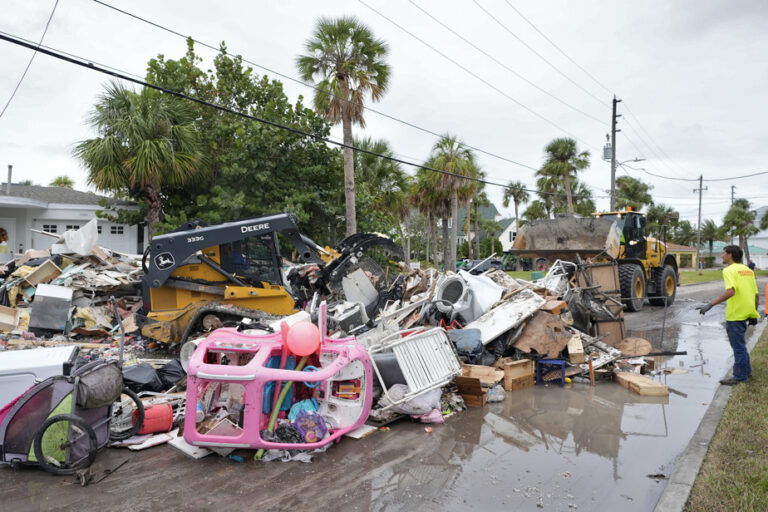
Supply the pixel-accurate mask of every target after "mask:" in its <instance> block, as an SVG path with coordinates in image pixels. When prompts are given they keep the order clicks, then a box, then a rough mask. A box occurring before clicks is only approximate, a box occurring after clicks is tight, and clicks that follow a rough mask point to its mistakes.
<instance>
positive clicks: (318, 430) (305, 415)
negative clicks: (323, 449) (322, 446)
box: [292, 409, 328, 443]
mask: <svg viewBox="0 0 768 512" xmlns="http://www.w3.org/2000/svg"><path fill="white" fill-rule="evenodd" d="M292 424H293V426H294V428H295V429H296V430H298V431H299V434H301V438H302V441H304V442H305V443H317V442H319V441H321V440H322V439H323V438H324V437H325V434H326V433H328V428H327V427H326V426H325V420H323V417H322V416H320V415H319V414H318V413H316V412H311V411H307V410H306V409H302V410H301V411H299V414H298V415H297V416H296V419H295V420H293V422H292Z"/></svg>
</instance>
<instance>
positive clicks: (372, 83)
mask: <svg viewBox="0 0 768 512" xmlns="http://www.w3.org/2000/svg"><path fill="white" fill-rule="evenodd" d="M305 50H306V52H307V54H306V55H300V56H299V57H297V59H296V66H297V68H298V70H299V74H300V76H301V78H302V79H304V80H307V81H315V83H316V88H317V92H316V93H315V99H314V103H315V110H317V111H318V112H320V113H322V114H323V115H324V116H325V117H326V118H327V119H328V120H330V121H332V122H333V123H338V122H341V125H342V131H343V134H344V144H345V145H346V146H347V147H345V148H344V198H345V203H346V224H347V235H352V234H354V233H355V232H357V215H356V213H355V174H354V172H355V171H354V160H353V155H352V149H351V147H350V146H352V125H353V124H355V123H357V124H359V125H360V126H361V127H363V128H364V127H365V118H364V117H363V109H364V99H365V96H366V95H367V94H370V95H371V100H372V101H379V100H380V99H381V97H382V96H383V95H384V92H386V90H387V85H388V83H389V73H390V69H389V66H388V65H387V63H386V62H385V61H384V59H385V58H386V56H387V51H388V49H387V45H386V43H384V41H382V40H380V39H375V38H374V37H373V34H372V32H371V30H370V29H369V28H368V27H367V26H366V25H365V24H363V23H361V22H360V21H359V20H358V19H357V18H354V17H351V16H345V17H342V18H338V19H335V20H333V19H329V18H320V19H319V20H318V22H317V27H316V28H315V32H314V34H313V35H312V39H309V40H308V41H307V42H306V45H305Z"/></svg>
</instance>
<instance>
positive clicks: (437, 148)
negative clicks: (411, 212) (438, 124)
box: [431, 135, 479, 271]
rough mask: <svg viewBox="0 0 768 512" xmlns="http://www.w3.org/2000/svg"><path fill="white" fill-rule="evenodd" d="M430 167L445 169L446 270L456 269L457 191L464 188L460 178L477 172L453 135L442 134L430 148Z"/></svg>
mask: <svg viewBox="0 0 768 512" xmlns="http://www.w3.org/2000/svg"><path fill="white" fill-rule="evenodd" d="M431 161H432V167H434V168H435V169H439V170H441V171H445V172H446V173H445V174H441V175H440V181H441V184H442V188H443V190H446V191H448V192H449V198H450V215H451V232H450V240H449V244H450V247H449V248H448V253H447V256H448V260H447V261H446V263H445V269H446V270H452V271H455V270H456V236H457V228H458V226H457V224H458V212H459V191H460V190H462V193H464V192H463V190H465V187H467V183H468V182H467V180H466V179H464V178H462V176H466V177H475V176H477V173H478V172H479V169H478V167H477V165H476V164H475V157H474V155H473V153H472V151H471V150H470V149H469V148H467V147H466V146H464V144H463V143H462V142H461V141H460V140H459V139H458V138H457V137H455V136H452V135H443V137H442V138H441V139H440V140H439V141H437V143H435V145H434V147H433V148H432V158H431Z"/></svg>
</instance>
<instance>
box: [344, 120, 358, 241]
mask: <svg viewBox="0 0 768 512" xmlns="http://www.w3.org/2000/svg"><path fill="white" fill-rule="evenodd" d="M341 123H342V128H343V130H344V144H346V145H347V146H351V145H352V144H353V142H354V141H353V140H352V121H351V120H349V119H347V116H342V121H341ZM344 203H345V206H346V214H345V217H346V221H347V236H350V235H354V234H355V233H357V215H356V212H355V159H354V154H353V152H352V149H351V148H348V147H347V148H344Z"/></svg>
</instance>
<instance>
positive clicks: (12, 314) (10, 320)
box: [0, 306, 19, 331]
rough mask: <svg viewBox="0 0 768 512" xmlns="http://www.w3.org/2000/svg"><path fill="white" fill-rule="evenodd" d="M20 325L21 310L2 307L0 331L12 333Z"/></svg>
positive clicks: (0, 307) (0, 308)
mask: <svg viewBox="0 0 768 512" xmlns="http://www.w3.org/2000/svg"><path fill="white" fill-rule="evenodd" d="M18 325H19V310H18V309H15V308H9V307H7V306H0V331H12V330H14V329H15V328H16V327H17V326H18Z"/></svg>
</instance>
